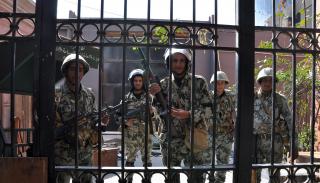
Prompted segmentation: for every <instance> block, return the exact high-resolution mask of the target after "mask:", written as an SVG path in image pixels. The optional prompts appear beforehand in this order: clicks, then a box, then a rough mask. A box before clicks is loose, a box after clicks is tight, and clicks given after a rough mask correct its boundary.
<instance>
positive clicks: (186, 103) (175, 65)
mask: <svg viewBox="0 0 320 183" xmlns="http://www.w3.org/2000/svg"><path fill="white" fill-rule="evenodd" d="M164 59H165V62H166V65H167V68H169V64H171V70H172V74H173V75H172V80H171V79H170V77H166V78H164V79H163V80H161V82H160V83H161V84H160V85H159V84H156V83H154V84H152V85H151V86H150V93H152V94H153V95H155V94H156V93H158V92H160V91H161V92H163V94H164V95H165V96H166V97H167V98H168V97H169V95H168V94H169V82H171V84H172V90H171V92H172V100H171V104H172V108H171V109H169V111H168V113H169V114H170V116H171V119H170V129H171V139H170V141H169V139H168V138H169V135H168V124H166V123H162V124H161V125H160V126H161V133H160V146H161V153H162V156H163V159H162V161H163V164H164V165H166V166H168V164H167V162H168V154H167V150H168V145H169V144H170V146H171V147H170V148H171V157H170V164H171V166H181V162H182V160H184V164H185V165H187V166H188V165H189V164H190V161H191V158H190V156H189V154H190V149H189V148H188V147H187V144H186V143H185V137H186V135H187V131H188V129H191V120H190V119H191V107H193V109H194V118H193V119H194V121H193V122H194V127H195V128H198V129H203V130H204V131H206V130H207V121H208V118H209V117H210V116H207V115H206V114H207V110H210V107H211V98H210V94H209V91H208V86H207V83H206V81H205V79H204V78H203V77H201V76H198V75H196V76H195V79H194V81H195V83H193V84H194V94H195V95H194V97H195V98H194V100H193V102H194V105H193V106H191V83H192V74H191V73H189V70H190V66H191V52H190V51H189V50H187V49H179V48H172V49H171V50H170V49H167V50H166V52H165V54H164ZM207 108H208V109H207ZM201 140H203V141H207V140H208V136H207V137H206V139H201ZM193 163H194V165H204V164H205V160H204V158H203V151H198V152H195V153H194V159H193ZM170 177H171V180H172V181H171V182H173V183H179V182H180V178H179V176H174V175H170ZM192 177H193V180H192V182H202V181H203V177H202V173H199V172H197V173H193V175H192ZM169 180H170V179H169Z"/></svg>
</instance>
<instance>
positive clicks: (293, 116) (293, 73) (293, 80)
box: [290, 1, 297, 177]
mask: <svg viewBox="0 0 320 183" xmlns="http://www.w3.org/2000/svg"><path fill="white" fill-rule="evenodd" d="M295 15H296V3H295V1H293V3H292V22H293V27H296V18H295ZM292 36H293V38H296V32H293V35H292ZM296 44H297V43H293V50H294V51H293V54H292V55H293V62H292V75H293V76H292V124H291V125H292V126H291V129H292V131H291V139H290V154H291V157H290V158H291V165H293V164H294V159H293V152H294V149H295V126H296V125H295V124H296V123H295V122H296V91H297V90H296V73H297V72H296V66H297V55H296V52H295V50H296V49H297V45H296ZM290 174H291V175H292V176H291V177H293V175H294V168H293V166H291V167H290Z"/></svg>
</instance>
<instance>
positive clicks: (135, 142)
mask: <svg viewBox="0 0 320 183" xmlns="http://www.w3.org/2000/svg"><path fill="white" fill-rule="evenodd" d="M125 100H126V101H128V104H127V108H128V110H130V109H137V108H139V107H141V106H142V110H145V105H146V93H142V94H141V95H140V96H139V97H137V96H136V95H135V94H134V93H133V92H129V93H128V94H127V95H126V96H125ZM149 100H152V99H151V97H150V98H149ZM149 102H150V103H151V101H149ZM150 115H151V116H152V117H151V116H150V117H151V121H152V122H154V121H155V120H157V119H158V118H159V117H157V116H158V114H157V113H156V112H154V113H153V114H150ZM144 120H145V116H140V118H139V119H138V118H136V119H134V120H133V125H132V126H131V127H129V126H128V127H126V128H125V135H124V138H125V146H126V156H127V162H131V163H134V162H135V160H136V156H137V153H138V151H139V150H140V151H141V155H142V162H144V159H145V152H144V144H145V143H144V139H145V121H144ZM150 127H151V126H149V128H150ZM148 131H149V133H148V148H147V149H148V153H147V159H148V162H147V163H148V165H151V159H150V157H151V151H152V134H151V133H150V129H149V130H148Z"/></svg>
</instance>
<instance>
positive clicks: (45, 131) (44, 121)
mask: <svg viewBox="0 0 320 183" xmlns="http://www.w3.org/2000/svg"><path fill="white" fill-rule="evenodd" d="M56 16H57V0H52V1H45V0H37V2H36V26H37V29H36V31H37V32H36V37H37V44H38V45H37V51H38V54H39V55H38V60H36V62H38V63H37V64H38V66H39V67H38V68H39V70H37V71H36V72H39V77H38V78H37V80H36V81H35V82H36V83H37V85H38V86H39V90H38V91H36V95H35V101H36V104H37V105H36V109H35V110H36V111H37V114H36V115H38V119H39V120H38V125H37V126H35V127H36V131H37V132H36V133H35V134H36V135H37V136H35V137H34V139H35V141H37V142H35V143H34V144H35V145H36V146H37V147H35V149H37V151H39V152H38V153H37V154H38V156H42V157H48V182H49V183H55V182H56V181H55V171H54V167H55V162H54V146H53V145H52V144H53V143H54V119H55V115H54V114H55V113H54V84H55V70H56V60H55V59H54V54H53V52H54V49H55V39H56ZM35 119H37V116H36V117H35Z"/></svg>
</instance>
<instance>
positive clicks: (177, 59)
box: [171, 53, 187, 76]
mask: <svg viewBox="0 0 320 183" xmlns="http://www.w3.org/2000/svg"><path fill="white" fill-rule="evenodd" d="M186 63H187V59H186V57H185V56H184V55H183V54H181V53H176V54H174V55H173V56H172V58H171V70H172V72H173V73H174V74H176V75H178V76H179V75H183V74H184V73H185V68H186Z"/></svg>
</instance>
